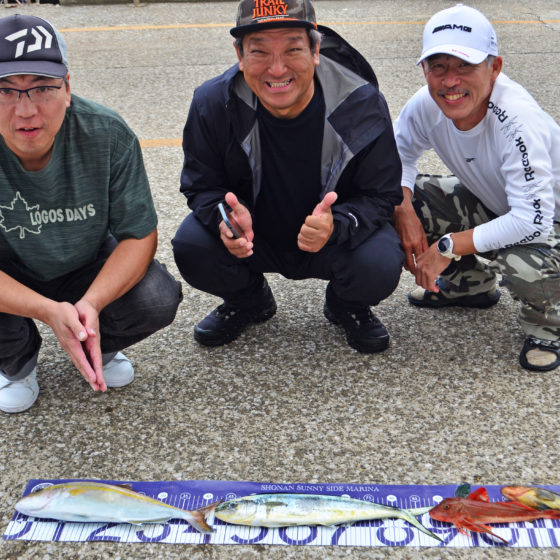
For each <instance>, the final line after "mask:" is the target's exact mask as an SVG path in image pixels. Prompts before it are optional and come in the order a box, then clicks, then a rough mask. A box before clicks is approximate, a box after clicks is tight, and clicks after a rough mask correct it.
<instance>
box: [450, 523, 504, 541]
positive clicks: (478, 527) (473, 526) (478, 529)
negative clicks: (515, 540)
mask: <svg viewBox="0 0 560 560" xmlns="http://www.w3.org/2000/svg"><path fill="white" fill-rule="evenodd" d="M457 528H458V529H459V531H460V532H461V533H463V534H465V533H464V531H461V528H466V529H470V530H471V531H474V532H475V533H487V534H488V535H492V536H493V537H495V538H497V539H500V540H501V541H502V542H505V543H506V544H507V541H506V539H503V538H502V537H500V536H499V535H496V533H493V532H492V527H488V525H483V524H482V523H475V522H474V521H469V520H468V519H464V520H463V522H462V524H461V527H459V526H458V525H457Z"/></svg>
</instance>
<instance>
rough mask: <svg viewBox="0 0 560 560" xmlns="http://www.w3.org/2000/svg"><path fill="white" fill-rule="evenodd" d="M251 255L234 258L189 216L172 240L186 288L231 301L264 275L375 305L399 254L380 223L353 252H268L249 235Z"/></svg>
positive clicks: (392, 284) (397, 267)
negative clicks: (317, 285) (319, 283)
mask: <svg viewBox="0 0 560 560" xmlns="http://www.w3.org/2000/svg"><path fill="white" fill-rule="evenodd" d="M253 242H254V252H253V255H251V256H250V257H248V258H246V259H238V258H237V257H234V256H233V255H232V254H231V253H230V252H229V251H228V250H227V249H226V248H225V246H224V244H223V243H222V241H221V239H220V238H219V237H218V235H217V234H215V233H213V232H210V231H209V230H208V229H207V228H206V227H205V226H203V225H202V224H201V223H200V222H199V221H198V219H197V218H196V217H195V216H194V215H193V214H189V215H188V216H187V217H186V218H185V219H184V220H183V223H182V224H181V226H180V227H179V229H178V230H177V233H176V234H175V238H174V239H173V241H172V244H173V252H174V256H175V262H176V263H177V267H178V268H179V271H180V272H181V275H182V276H183V278H184V279H185V281H186V282H188V283H189V284H190V285H191V286H193V287H195V288H197V289H199V290H202V291H204V292H208V293H210V294H213V295H216V296H219V297H221V298H223V299H224V300H229V301H236V300H242V299H243V298H244V297H250V295H251V293H253V292H254V291H255V289H257V287H258V286H259V285H261V284H262V278H263V273H264V272H277V273H280V274H282V275H283V276H284V277H286V278H290V279H293V280H301V279H304V278H320V279H323V280H329V281H330V284H331V288H332V289H333V291H334V293H335V295H336V296H338V298H340V299H342V300H345V301H348V302H350V303H355V304H363V305H377V304H378V303H379V302H380V301H382V300H383V299H385V298H387V297H388V296H389V295H391V294H392V293H393V291H394V290H395V288H396V287H397V285H398V283H399V278H400V274H401V270H402V265H403V261H404V253H403V250H402V248H401V245H400V241H399V238H398V235H397V233H396V231H395V229H394V228H393V226H392V225H390V224H386V225H384V226H383V227H382V228H380V229H379V230H378V231H376V232H375V233H374V234H373V235H372V236H371V237H370V238H369V239H367V240H366V241H365V242H364V243H362V244H361V245H359V246H358V247H356V248H354V249H348V248H345V247H339V246H337V245H326V246H325V247H323V249H322V250H321V251H319V252H318V253H307V252H305V251H300V250H294V251H283V252H280V251H277V250H273V248H272V247H270V245H268V244H267V243H266V242H265V241H264V240H262V239H258V238H257V237H255V240H254V241H253Z"/></svg>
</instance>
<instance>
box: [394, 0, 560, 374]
mask: <svg viewBox="0 0 560 560" xmlns="http://www.w3.org/2000/svg"><path fill="white" fill-rule="evenodd" d="M418 64H421V65H422V68H423V70H424V74H425V77H426V81H427V85H426V86H424V87H423V88H421V89H420V90H419V91H418V92H417V93H416V94H415V95H414V96H413V97H412V98H411V99H410V100H409V101H408V103H407V104H406V105H405V107H404V108H403V110H402V111H401V114H400V115H399V117H398V119H397V120H396V122H395V126H394V128H395V137H396V140H397V146H398V149H399V154H400V156H401V160H402V163H403V178H402V186H403V196H404V201H403V203H402V204H401V205H399V206H397V207H396V209H395V225H396V228H397V231H398V233H399V236H400V238H401V241H402V244H403V248H404V250H405V254H406V260H405V266H406V268H407V269H408V270H409V271H410V272H411V273H413V274H414V275H415V276H416V283H417V284H418V285H419V287H418V288H416V289H415V290H413V291H412V292H411V293H410V294H409V296H408V299H409V301H410V303H412V304H413V305H416V306H420V307H432V308H439V307H446V306H463V307H478V308H485V307H491V306H492V305H494V304H496V303H497V302H498V300H499V298H500V292H499V291H498V290H497V288H496V273H499V274H501V275H502V282H501V284H502V285H503V286H506V287H507V288H508V289H509V291H510V293H511V295H512V296H513V297H514V298H516V299H518V300H519V301H520V302H521V309H520V313H519V321H520V324H521V327H522V329H523V331H524V333H525V337H526V338H525V342H524V344H523V347H522V349H521V353H520V355H519V361H520V364H521V365H522V366H523V367H524V368H526V369H529V370H534V371H549V370H553V369H555V368H557V367H558V366H559V365H560V341H559V339H560V282H559V281H558V278H559V275H560V127H559V126H558V125H557V123H556V122H554V120H553V119H552V118H551V117H550V115H548V114H547V113H545V112H544V111H543V110H542V109H541V108H540V107H539V105H538V104H537V103H536V101H535V100H534V99H533V98H532V97H531V95H530V94H529V93H528V92H527V91H526V90H525V89H524V88H523V87H522V86H520V85H519V84H517V83H515V82H514V81H512V80H510V79H509V78H508V77H507V76H505V75H504V74H503V73H501V69H502V59H501V58H500V57H499V56H498V45H497V39H496V33H495V31H494V29H493V27H492V25H491V23H490V22H489V21H488V20H487V19H486V17H485V16H484V15H483V14H482V13H480V12H479V11H477V10H475V9H473V8H470V7H468V6H464V5H462V4H458V5H457V6H455V7H453V8H449V9H446V10H442V11H440V12H438V13H437V14H435V15H434V16H433V17H432V18H431V19H430V20H429V21H428V23H427V24H426V27H425V29H424V40H423V52H422V56H421V57H420V59H419V61H418ZM430 148H433V149H434V150H435V152H436V153H437V154H438V155H439V157H440V158H441V159H442V161H443V162H444V163H445V165H446V166H447V167H448V168H449V169H450V170H451V171H452V173H453V174H454V175H452V176H449V177H441V176H427V175H418V176H417V167H416V165H417V161H418V159H419V157H420V156H421V155H422V153H423V152H424V151H426V150H428V149H430ZM477 255H481V256H483V257H484V258H485V259H487V260H489V261H490V262H489V263H486V262H483V261H482V260H481V259H479V258H478V257H477Z"/></svg>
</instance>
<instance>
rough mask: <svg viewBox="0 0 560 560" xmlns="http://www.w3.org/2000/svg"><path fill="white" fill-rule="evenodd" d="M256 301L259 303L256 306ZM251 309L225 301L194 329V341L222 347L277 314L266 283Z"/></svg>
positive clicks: (255, 297) (253, 299) (274, 302)
mask: <svg viewBox="0 0 560 560" xmlns="http://www.w3.org/2000/svg"><path fill="white" fill-rule="evenodd" d="M255 301H257V302H258V303H257V304H256V305H255ZM251 303H252V305H251V306H250V307H244V306H240V305H239V304H237V303H232V302H229V303H228V302H227V301H224V303H222V304H221V305H218V307H216V309H214V311H212V313H210V314H209V315H207V316H206V317H205V318H204V319H202V321H200V323H198V325H196V327H195V328H194V339H195V340H196V341H197V342H199V343H200V344H203V345H204V346H221V345H222V344H228V343H229V342H231V341H232V340H235V339H236V338H237V337H238V336H239V335H240V334H241V333H242V332H243V331H244V330H245V329H246V328H247V327H248V326H249V325H251V324H253V323H262V322H264V321H266V320H268V319H270V318H271V317H272V316H273V315H274V314H275V313H276V301H274V296H273V295H272V292H271V290H270V288H269V286H268V284H266V283H265V286H264V287H263V290H262V293H260V294H258V295H255V296H254V297H253V298H251Z"/></svg>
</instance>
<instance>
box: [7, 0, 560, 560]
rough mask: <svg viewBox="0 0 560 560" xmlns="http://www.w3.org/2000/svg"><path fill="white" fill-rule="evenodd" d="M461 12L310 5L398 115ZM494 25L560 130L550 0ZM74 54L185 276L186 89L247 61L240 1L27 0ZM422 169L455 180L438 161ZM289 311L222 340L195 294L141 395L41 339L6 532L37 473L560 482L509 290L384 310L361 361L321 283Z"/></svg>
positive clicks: (554, 384) (503, 48)
mask: <svg viewBox="0 0 560 560" xmlns="http://www.w3.org/2000/svg"><path fill="white" fill-rule="evenodd" d="M454 3H455V2H449V1H445V2H442V1H436V0H421V1H416V0H404V1H401V2H398V3H397V2H390V1H386V0H346V1H344V2H333V1H327V0H317V1H316V2H315V6H316V11H317V15H318V18H319V21H320V23H323V24H325V25H330V26H331V27H333V28H334V29H335V30H336V31H338V32H339V33H340V34H341V35H343V36H344V37H345V38H346V39H347V40H348V41H349V42H351V43H352V44H353V45H354V46H356V47H357V48H358V49H359V50H360V51H361V52H362V53H363V54H364V55H365V57H366V58H367V59H368V60H369V61H370V62H371V64H372V66H373V67H374V69H375V71H376V73H377V75H378V78H379V82H380V87H381V90H382V91H383V92H384V94H385V96H386V98H387V101H388V103H389V107H390V109H391V112H392V115H393V117H395V116H396V115H397V114H398V111H399V110H400V108H401V107H402V105H403V104H404V102H405V101H406V100H407V99H408V98H409V97H410V96H411V95H412V93H413V92H414V91H416V89H417V88H418V87H419V86H420V85H422V84H423V76H422V73H421V71H420V70H419V69H418V68H415V66H414V63H415V60H416V58H417V57H418V54H419V52H420V46H421V34H422V29H423V25H424V23H425V22H426V21H427V19H428V18H429V17H430V16H431V15H432V14H433V13H434V12H436V11H437V10H439V9H441V8H443V7H446V6H451V5H453V4H454ZM471 4H472V5H473V6H475V7H477V8H479V9H481V10H482V11H483V12H484V13H486V15H487V16H488V17H489V18H490V19H491V20H493V21H494V22H495V27H496V30H497V33H498V38H499V44H500V52H501V54H502V56H504V59H505V66H504V71H505V72H506V73H507V74H508V75H509V76H510V77H511V78H513V79H516V80H518V81H520V82H521V83H523V84H524V85H525V86H526V87H527V88H528V89H529V91H530V92H531V93H532V94H533V95H534V96H535V98H536V99H537V100H538V101H539V103H540V104H541V105H542V106H543V107H544V108H545V109H546V110H547V111H548V112H550V114H551V115H552V116H553V117H554V118H555V119H556V120H557V121H560V103H559V102H558V95H559V93H560V72H559V71H558V70H559V64H558V60H559V55H560V8H559V6H558V3H557V2H555V1H554V0H535V1H533V2H531V3H528V2H518V1H515V0H511V1H503V2H500V3H496V2H493V1H491V0H481V1H476V2H472V3H471ZM17 12H21V13H34V14H37V15H40V16H41V17H44V18H46V19H49V20H50V21H52V22H53V23H54V24H55V25H56V26H57V27H58V28H59V29H60V30H61V31H62V33H63V34H64V36H65V38H66V40H67V43H68V48H69V58H70V73H71V85H72V89H73V91H74V92H75V93H77V94H79V95H83V96H85V97H89V98H91V99H95V100H97V101H100V102H102V103H104V104H106V105H108V106H109V107H112V108H114V109H116V110H117V111H118V112H119V113H121V115H122V116H123V117H124V118H125V119H126V120H127V122H128V123H129V124H130V125H131V127H132V128H133V129H134V131H135V132H136V133H137V134H138V136H139V137H140V139H141V141H142V143H143V149H144V157H145V162H146V167H147V169H148V173H149V175H150V180H151V184H152V189H153V194H154V199H155V203H156V207H157V210H158V213H159V218H160V227H159V232H160V246H159V250H158V258H159V259H160V260H162V261H163V262H165V263H166V264H167V266H168V268H169V269H170V270H171V271H172V273H173V274H175V275H176V276H177V277H179V274H178V271H177V269H176V267H175V264H174V262H173V257H172V253H171V248H170V239H171V237H172V236H173V234H174V232H175V230H176V228H177V227H178V225H179V223H180V222H181V220H182V218H183V217H184V216H185V213H186V212H187V207H186V202H185V200H184V197H183V196H182V195H181V194H180V193H179V191H178V181H179V173H180V169H181V164H182V151H181V148H180V140H179V139H180V137H181V131H182V127H183V125H184V121H185V118H186V115H187V111H188V107H189V103H190V100H191V96H192V92H193V89H194V88H195V87H196V86H197V85H198V84H200V83H201V82H202V81H204V80H205V79H207V78H209V77H212V76H214V75H216V74H218V73H219V72H221V71H223V70H224V69H226V68H227V67H228V66H230V65H231V64H233V63H234V61H235V55H234V51H233V47H232V38H231V36H230V35H229V33H228V30H229V27H231V25H232V23H233V19H234V15H235V3H233V2H201V3H185V4H181V3H168V4H160V3H158V4H148V5H147V6H145V7H138V8H137V7H133V6H132V4H129V5H110V6H108V5H107V6H56V5H39V6H37V5H28V6H22V7H18V8H15V9H11V10H9V11H8V10H5V11H3V13H1V14H0V15H9V14H12V13H17ZM422 169H423V170H425V171H428V172H439V171H441V172H444V171H445V169H444V168H443V167H442V165H441V163H440V162H439V160H438V159H437V158H436V157H435V156H434V155H433V154H428V155H427V156H426V157H425V158H424V161H423V164H422ZM269 282H270V284H271V286H272V289H273V291H274V293H275V296H276V299H277V302H278V305H279V309H278V313H277V315H276V316H275V317H274V318H273V319H272V320H270V321H268V322H267V323H265V324H262V325H259V326H256V327H254V328H250V329H249V330H248V331H247V333H246V334H244V335H243V336H242V337H241V338H240V339H239V340H237V341H236V342H234V343H232V344H230V345H229V346H227V347H224V348H216V349H206V348H202V347H200V346H198V345H197V344H196V343H195V342H194V341H193V338H192V329H193V326H194V325H195V324H196V323H197V322H198V321H199V320H200V319H201V318H202V317H203V316H204V315H205V314H206V313H207V312H209V311H210V310H211V309H212V308H213V307H214V306H215V305H216V304H217V303H218V302H217V301H216V299H215V298H213V297H211V296H208V295H205V294H202V293H199V292H196V291H195V290H193V289H191V288H189V287H188V286H187V285H184V295H185V298H184V301H183V303H182V305H181V307H180V310H179V313H178V316H177V318H176V320H175V322H174V323H173V325H171V326H170V327H169V328H167V329H166V330H164V331H162V332H160V333H158V334H156V335H155V336H153V337H152V338H150V339H148V340H146V341H144V342H142V343H139V344H137V345H136V346H134V347H132V348H130V349H129V350H128V351H127V355H128V356H129V357H130V358H131V359H132V361H133V362H134V364H135V368H136V380H135V382H134V383H133V384H132V385H131V386H130V387H128V388H125V389H121V390H113V391H109V392H107V393H106V394H93V393H92V392H91V391H90V390H89V388H88V387H87V386H86V384H85V383H84V382H83V381H82V380H81V378H80V377H79V375H78V374H77V372H76V371H75V370H74V368H73V366H72V364H71V363H70V362H69V360H68V359H67V358H66V356H65V355H64V353H63V352H62V350H61V349H60V348H59V347H58V345H57V343H56V340H55V339H54V337H53V336H52V334H50V333H49V331H48V330H47V329H42V332H43V334H44V344H43V347H42V350H41V354H40V363H39V383H40V386H41V394H40V396H39V400H38V401H37V403H36V405H35V406H34V407H33V408H32V409H31V410H30V411H29V412H27V413H24V414H20V415H13V416H7V415H2V416H0V427H1V429H2V433H3V437H2V438H1V439H0V457H2V460H1V461H0V515H1V525H2V530H4V529H5V527H6V525H7V524H8V522H9V520H10V519H11V516H12V514H13V511H14V510H13V506H14V504H15V502H16V501H17V499H18V498H19V496H21V493H22V492H23V489H24V488H25V486H26V483H27V481H28V480H29V479H31V478H51V477H52V478H70V477H79V478H100V479H116V480H119V479H121V480H186V479H214V480H254V481H263V482H266V481H271V482H305V483H314V482H315V483H317V482H325V483H327V482H333V483H338V482H348V483H364V484H365V483H373V484H391V483H392V484H438V483H448V484H454V483H457V484H459V483H461V482H465V481H466V482H471V483H473V484H512V483H520V484H538V483H540V484H559V483H560V475H559V472H560V471H559V468H558V465H559V464H560V456H559V445H558V442H559V431H558V403H559V402H560V383H559V379H560V378H559V375H560V374H559V373H558V372H556V373H553V374H550V373H543V374H539V373H529V372H526V371H524V370H522V369H521V368H520V366H519V365H518V362H517V356H518V352H519V350H520V348H521V345H522V342H523V335H522V333H521V330H520V329H519V327H518V325H517V322H516V309H517V306H516V303H515V302H514V301H512V299H511V297H510V296H509V295H508V294H507V293H506V292H504V293H503V296H502V299H501V301H500V303H499V304H498V305H497V306H496V307H495V308H492V309H489V310H482V311H473V310H444V311H430V310H418V309H414V308H411V307H410V306H409V305H408V303H407V300H406V294H407V292H408V291H409V290H410V289H411V288H412V287H413V285H414V282H413V280H412V277H411V276H410V275H409V274H408V273H406V272H403V275H402V279H401V283H400V285H399V288H398V289H397V291H396V292H395V293H394V294H393V295H392V296H391V297H390V298H389V299H388V300H387V301H385V302H383V303H382V304H381V305H380V306H379V307H378V308H377V309H376V313H378V315H379V316H380V317H381V319H382V320H383V321H384V323H385V324H386V326H387V328H388V330H389V332H390V334H391V337H392V342H391V347H390V349H389V350H387V351H386V352H384V353H382V354H380V355H374V356H366V355H362V354H359V353H357V352H355V351H354V350H352V349H351V348H349V347H348V346H347V345H346V342H345V340H344V337H343V335H342V332H341V331H340V330H339V329H337V328H335V327H334V326H332V325H331V324H329V323H328V322H327V321H326V319H325V318H324V317H323V314H322V306H323V297H324V287H325V283H324V282H322V281H316V280H307V281H301V282H297V283H296V282H290V281H287V280H285V279H283V278H281V277H279V276H278V275H269ZM260 557H263V558H271V559H285V558H296V557H297V558H298V559H302V560H307V559H319V558H350V557H351V558H353V559H354V558H355V559H362V558H363V559H365V558H386V557H387V558H388V557H392V558H398V559H405V558H482V557H485V558H516V559H517V558H543V557H547V558H560V551H559V549H549V550H543V549H540V550H535V549H529V550H515V551H511V550H507V549H494V550H491V551H488V550H482V549H461V550H441V549H435V548H434V549H413V550H410V549H405V548H393V549H380V548H375V549H373V548H372V549H367V548H366V549H362V548H350V549H348V548H342V547H340V548H323V547H309V548H302V547H299V548H296V547H263V546H235V547H223V546H214V547H210V546H207V547H204V546H188V547H183V546H178V545H177V546H175V545H162V544H142V545H119V544H115V543H86V544H70V543H29V542H5V541H0V558H6V559H7V558H18V559H31V558H33V559H38V558H44V559H47V558H56V559H58V558H67V559H70V558H84V559H97V558H103V559H108V558H110V559H117V558H127V559H144V558H166V559H175V558H192V559H199V558H200V559H202V558H205V559H208V558H216V559H241V558H243V559H249V558H260Z"/></svg>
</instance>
